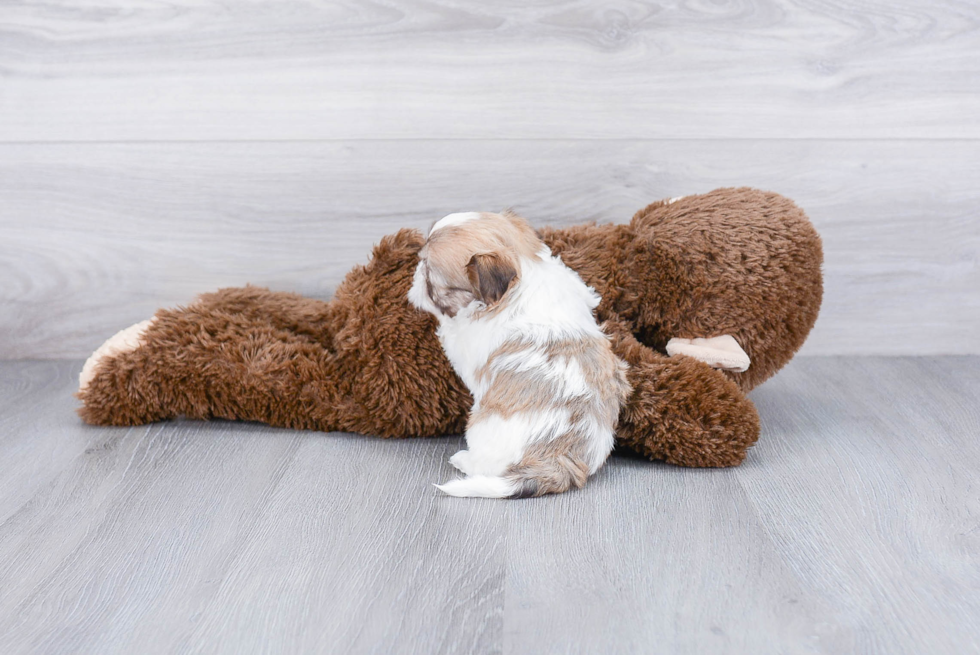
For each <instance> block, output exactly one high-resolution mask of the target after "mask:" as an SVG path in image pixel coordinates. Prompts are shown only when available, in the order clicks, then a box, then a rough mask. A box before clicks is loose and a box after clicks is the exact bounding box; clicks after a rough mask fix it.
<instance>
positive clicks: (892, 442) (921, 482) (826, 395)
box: [739, 357, 980, 653]
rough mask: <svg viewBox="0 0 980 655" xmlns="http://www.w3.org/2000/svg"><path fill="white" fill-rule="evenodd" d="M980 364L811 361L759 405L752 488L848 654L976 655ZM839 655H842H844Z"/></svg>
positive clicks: (776, 540)
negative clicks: (835, 620) (839, 625)
mask: <svg viewBox="0 0 980 655" xmlns="http://www.w3.org/2000/svg"><path fill="white" fill-rule="evenodd" d="M978 398H980V359H978V358H976V357H972V358H922V359H887V358H884V359H883V358H847V359H844V358H807V359H805V360H803V361H802V363H801V365H799V366H791V367H788V368H787V370H786V371H785V372H784V373H782V374H780V375H779V376H778V377H777V378H776V379H775V380H774V381H773V383H772V384H767V385H765V386H763V387H761V388H760V389H759V390H758V391H757V392H755V393H753V399H754V400H755V401H756V402H757V403H758V407H759V413H760V416H762V417H764V420H763V425H764V428H763V434H762V437H761V438H760V441H759V445H758V446H757V447H756V448H755V449H754V452H753V457H754V458H755V459H756V461H758V462H760V463H761V462H764V466H756V467H748V468H745V469H740V470H739V480H740V481H741V483H742V486H743V488H744V489H745V491H746V494H747V495H748V497H749V498H750V499H751V502H752V505H753V506H754V508H755V510H756V513H757V515H758V516H759V517H760V520H761V521H762V523H763V525H764V526H765V529H766V532H767V534H768V535H769V537H770V538H771V540H772V543H773V544H774V545H775V547H776V549H777V550H778V551H779V552H780V553H781V554H782V557H783V559H784V561H785V562H786V564H787V565H788V566H789V567H790V568H791V570H792V571H793V572H794V574H795V575H796V577H797V578H798V579H799V580H800V582H801V584H802V586H803V589H804V590H805V592H806V594H807V595H808V596H809V597H811V598H815V599H822V600H824V601H827V602H830V603H832V604H833V605H834V606H835V607H836V608H837V610H838V612H839V616H840V617H841V618H842V620H845V621H846V622H847V623H848V624H850V625H851V626H852V627H853V631H854V638H855V641H854V643H853V645H852V646H851V647H848V648H846V649H843V650H845V651H846V652H881V653H898V652H932V653H960V652H968V651H970V650H976V649H977V646H978V641H977V638H978V632H977V625H980V621H978V619H980V566H978V564H980V528H978V526H980V521H978V520H977V519H978V517H980V496H978V494H977V471H978V470H980V443H978V442H977V439H976V435H977V434H980V411H978V408H977V399H978ZM831 650H838V649H831Z"/></svg>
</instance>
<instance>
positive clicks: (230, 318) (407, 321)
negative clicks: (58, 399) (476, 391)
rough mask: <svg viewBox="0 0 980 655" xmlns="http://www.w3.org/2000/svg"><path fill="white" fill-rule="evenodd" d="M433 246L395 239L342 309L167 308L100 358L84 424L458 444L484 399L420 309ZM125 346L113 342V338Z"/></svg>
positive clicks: (230, 298) (272, 300) (222, 296)
mask: <svg viewBox="0 0 980 655" xmlns="http://www.w3.org/2000/svg"><path fill="white" fill-rule="evenodd" d="M421 243H422V238H421V235H420V234H418V232H415V231H411V230H403V231H401V232H399V233H398V234H396V235H393V236H391V237H385V238H384V239H382V240H381V242H380V243H379V244H378V246H377V247H376V248H375V250H374V253H373V256H372V258H371V261H370V262H369V263H368V264H367V265H365V266H358V267H355V268H354V269H353V270H352V271H351V272H350V273H349V274H348V276H347V278H346V279H345V280H344V282H343V283H342V284H341V285H340V286H339V287H338V289H337V291H336V293H335V297H334V299H333V300H331V301H330V302H322V301H318V300H312V299H309V298H303V297H301V296H298V295H296V294H289V293H281V292H272V291H268V290H266V289H261V288H256V287H244V288H239V289H222V290H220V291H218V292H216V293H211V294H205V295H203V296H201V297H200V298H199V299H198V300H197V301H196V302H195V303H193V304H192V305H190V306H189V307H186V308H178V309H172V310H169V309H168V310H161V311H160V312H157V315H156V316H155V317H154V319H153V321H152V323H151V324H150V325H149V326H147V328H146V329H145V331H141V332H140V333H139V334H138V335H135V337H136V338H135V343H136V344H137V345H136V347H135V348H129V346H131V345H132V342H133V341H134V339H133V336H134V335H133V334H131V333H127V334H128V337H127V338H126V339H123V340H122V342H121V343H122V344H128V345H127V347H120V348H113V349H109V348H107V349H106V350H105V351H103V353H102V354H101V355H99V356H97V357H94V358H93V363H92V364H91V365H90V366H89V370H88V371H86V375H85V381H86V384H85V385H84V387H83V388H82V389H80V391H79V393H78V394H77V395H78V397H79V399H81V400H82V403H83V406H82V407H81V408H80V409H79V414H80V415H81V416H82V418H83V419H84V420H85V421H87V422H89V423H93V424H97V425H138V424H143V423H149V422H153V421H159V420H164V419H168V418H173V417H177V416H186V417H189V418H228V419H241V420H251V421H261V422H264V423H269V424H271V425H276V426H283V427H291V428H302V429H316V430H323V431H344V432H359V433H363V434H373V435H379V436H383V437H410V436H431V435H438V434H449V433H455V434H459V433H461V432H462V431H463V429H464V427H465V419H466V412H467V410H468V408H469V406H470V404H471V402H472V400H471V398H470V396H469V394H468V393H467V391H466V388H465V386H464V385H463V383H462V382H461V381H460V380H459V379H458V377H457V376H456V375H455V374H454V373H453V371H452V368H451V366H450V364H449V361H448V360H447V359H446V357H445V355H444V354H443V353H442V349H441V347H440V345H439V342H438V339H437V338H436V336H435V326H434V319H433V318H432V317H431V316H430V315H428V314H426V313H425V312H421V311H419V310H417V309H415V308H414V307H412V306H411V305H409V303H408V300H407V294H408V289H409V287H410V286H411V281H412V274H413V273H414V270H415V264H416V262H417V261H418V258H417V252H418V249H419V248H420V247H421ZM110 341H112V340H110Z"/></svg>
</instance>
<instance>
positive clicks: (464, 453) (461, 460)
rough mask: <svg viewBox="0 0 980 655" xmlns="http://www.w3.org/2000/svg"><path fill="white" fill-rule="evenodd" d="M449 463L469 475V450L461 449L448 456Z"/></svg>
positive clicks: (470, 466) (470, 467)
mask: <svg viewBox="0 0 980 655" xmlns="http://www.w3.org/2000/svg"><path fill="white" fill-rule="evenodd" d="M449 463H450V464H452V465H453V466H455V467H456V468H457V469H459V471H460V472H462V473H463V474H464V475H470V471H471V470H472V465H471V463H470V451H468V450H461V451H459V452H458V453H456V454H455V455H453V456H452V457H450V458H449Z"/></svg>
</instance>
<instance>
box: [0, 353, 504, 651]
mask: <svg viewBox="0 0 980 655" xmlns="http://www.w3.org/2000/svg"><path fill="white" fill-rule="evenodd" d="M52 365H53V364H51V363H43V364H38V363H29V364H27V363H24V364H22V363H13V364H12V363H3V364H2V365H0V371H2V378H3V379H10V377H11V373H14V374H16V372H17V371H19V370H21V369H23V368H25V367H26V368H34V369H39V368H40V369H47V368H50V367H51V366H52ZM59 365H60V367H61V368H62V369H66V368H72V369H73V368H75V367H76V366H77V364H75V363H72V364H71V365H70V366H66V365H65V363H60V364H59ZM70 389H71V385H70V384H69V385H66V384H64V383H62V384H61V385H60V388H59V389H58V392H57V394H53V393H52V389H51V387H50V386H49V387H39V386H36V385H31V388H30V391H29V395H30V396H31V397H33V398H38V399H42V398H47V399H50V398H51V397H52V396H53V395H57V396H61V397H63V396H67V394H68V393H69V392H70ZM14 413H16V414H19V415H20V416H19V417H18V418H19V419H20V421H19V422H16V423H13V424H11V422H5V423H4V424H3V428H2V429H3V432H2V436H3V437H4V440H3V441H0V448H2V450H0V452H2V454H3V455H4V458H5V461H10V460H11V459H13V460H14V463H15V464H17V465H20V466H26V465H31V464H33V465H34V466H36V467H38V468H39V469H40V472H41V473H48V472H49V471H48V469H47V466H46V464H45V463H43V460H42V461H38V460H37V459H36V458H34V456H33V454H32V453H24V452H21V451H17V450H14V451H11V450H9V449H8V448H7V446H8V438H9V437H11V436H19V435H25V436H33V437H40V438H44V436H45V435H44V434H43V433H42V434H37V433H36V432H35V428H33V427H32V426H29V425H25V419H27V418H29V413H28V411H26V410H25V409H19V408H17V409H15V411H14ZM54 417H55V420H57V421H58V423H59V426H60V428H61V429H60V430H59V431H58V434H59V435H60V436H61V438H63V439H66V438H71V437H75V438H77V437H78V436H79V435H80V434H84V433H91V432H92V431H93V430H92V429H89V428H85V427H84V426H81V425H80V424H79V421H78V419H77V418H75V417H74V416H72V415H71V414H70V413H67V412H59V413H56V414H55V415H54ZM97 432H99V438H98V439H97V445H94V446H93V447H90V448H88V449H87V450H85V452H84V453H82V454H79V456H78V457H77V458H76V459H75V460H74V462H73V464H74V465H73V466H72V467H69V468H67V469H65V470H58V471H57V473H59V475H57V476H55V478H54V479H53V480H50V481H49V483H48V484H46V485H42V486H41V487H40V488H37V486H36V485H33V484H30V483H29V482H28V481H24V480H19V479H10V478H7V477H4V478H3V479H2V480H0V491H4V492H6V491H13V492H15V495H18V496H22V495H23V494H22V493H21V492H23V491H25V490H27V488H28V487H30V488H31V490H32V491H33V492H34V493H35V495H34V496H33V497H32V498H31V499H30V501H29V502H27V503H25V504H23V505H22V506H21V507H20V508H19V510H18V511H16V512H14V513H13V514H11V515H10V516H9V517H6V518H5V520H2V521H0V589H3V593H2V594H0V652H3V653H21V652H59V653H64V652H99V653H132V652H141V653H151V652H174V651H175V650H176V651H181V652H190V651H194V652H242V650H241V649H242V648H245V649H246V650H248V649H249V646H248V645H249V644H260V643H263V642H264V643H268V644H275V645H276V650H277V651H279V652H326V651H338V652H366V651H368V650H372V651H374V652H396V651H399V650H401V649H405V650H404V652H433V653H457V652H491V651H493V650H495V649H497V648H499V646H498V645H499V642H500V633H501V617H502V603H503V576H502V571H503V563H502V559H501V558H502V557H503V534H504V532H503V530H504V526H503V524H502V522H501V520H502V519H503V516H504V514H503V511H502V510H503V506H502V505H500V504H498V505H494V504H492V503H489V502H487V503H482V504H481V503H469V504H467V503H452V502H451V501H450V500H449V499H447V498H443V497H439V496H437V494H436V491H435V490H434V489H433V488H432V486H431V483H432V482H438V481H442V480H443V479H445V478H447V477H448V476H450V475H451V473H450V470H451V467H450V466H449V464H448V461H447V460H448V456H449V455H450V454H452V453H453V452H455V451H456V450H457V449H458V447H459V445H460V444H459V439H456V438H448V439H429V440H419V441H391V442H383V441H382V440H379V439H375V438H370V437H363V436H359V435H343V434H330V435H325V434H322V433H314V432H295V431H287V430H276V429H273V428H268V427H265V426H260V425H249V424H240V423H228V422H221V421H215V422H210V423H199V422H187V421H178V422H171V423H166V424H159V425H153V426H148V427H144V428H138V429H132V430H126V429H103V430H98V431H97ZM0 496H2V497H5V496H6V493H4V494H0ZM257 572H261V574H260V575H256V573H257ZM433 607H437V608H438V609H439V611H438V612H437V613H432V611H431V609H432V608H433Z"/></svg>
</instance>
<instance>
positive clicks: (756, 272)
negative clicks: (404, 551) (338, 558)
mask: <svg viewBox="0 0 980 655" xmlns="http://www.w3.org/2000/svg"><path fill="white" fill-rule="evenodd" d="M539 234H540V236H541V237H542V239H543V240H544V242H545V243H546V244H547V245H548V246H549V247H550V248H551V250H552V252H553V253H555V254H558V255H560V256H561V258H562V260H563V261H564V262H565V264H567V265H568V266H569V267H571V268H572V269H573V270H575V271H576V272H577V273H578V274H579V275H580V276H581V277H582V279H583V280H584V281H585V283H586V284H588V285H589V286H591V287H593V288H594V289H595V290H596V291H597V292H598V294H599V295H600V296H601V298H602V301H601V302H600V304H599V305H598V307H597V308H596V318H597V320H599V321H600V322H604V324H605V326H606V329H607V331H608V332H609V334H610V336H611V338H612V345H613V351H614V352H615V353H616V355H617V356H618V357H620V358H621V359H623V360H625V361H626V362H627V364H628V365H629V372H628V380H629V383H630V385H631V386H632V388H633V393H632V395H631V396H630V399H629V401H628V402H627V403H626V404H625V406H624V407H623V408H622V411H621V414H620V420H619V427H618V428H617V434H616V438H617V444H618V445H619V446H621V447H623V448H626V449H629V450H632V451H635V452H636V453H638V454H640V455H642V456H644V457H649V458H651V459H663V460H666V461H668V462H672V463H674V464H679V465H684V466H732V465H736V464H738V463H740V462H741V461H742V460H743V459H744V457H745V454H746V451H747V449H748V448H749V446H751V445H752V444H753V443H754V442H755V441H756V439H757V438H758V434H759V419H758V416H757V414H756V411H755V407H754V406H753V405H752V403H751V401H749V399H748V398H747V397H746V396H745V392H746V391H748V390H749V389H751V388H753V387H754V386H756V385H757V384H759V383H761V382H763V381H765V380H766V379H768V378H769V377H770V376H772V375H773V374H774V373H775V372H776V371H777V370H779V369H780V368H781V367H782V366H784V365H785V364H786V362H788V361H789V360H790V358H791V357H792V356H793V354H794V353H795V352H796V351H797V350H798V349H799V347H800V346H801V345H802V344H803V341H804V339H805V338H806V336H807V334H808V333H809V331H810V329H811V327H812V326H813V324H814V322H815V321H816V317H817V313H818V311H819V308H820V302H821V297H822V276H821V265H822V258H823V255H822V250H821V244H820V238H819V236H818V235H817V233H816V231H815V230H814V229H813V226H812V225H811V224H810V222H809V221H808V220H807V218H806V216H805V215H804V213H803V212H802V211H801V210H800V209H799V207H797V206H796V205H795V204H794V203H793V202H792V201H790V200H789V199H787V198H785V197H782V196H780V195H778V194H775V193H768V192H763V191H757V190H754V189H747V188H741V189H718V190H716V191H712V192H710V193H706V194H703V195H697V196H687V197H684V198H680V199H676V200H674V201H667V200H663V201H659V202H655V203H653V204H651V205H649V206H648V207H645V208H644V209H642V210H640V211H639V212H637V213H636V215H635V216H634V217H633V219H632V220H631V221H630V222H629V223H628V224H625V225H619V224H608V225H594V224H587V225H579V226H575V227H570V228H561V229H559V228H544V229H541V230H539ZM422 244H423V237H422V235H421V234H420V233H419V232H418V231H415V230H401V231H400V232H398V233H397V234H395V235H392V236H389V237H386V238H384V239H382V241H381V242H380V243H379V244H378V246H376V247H375V249H374V253H373V256H372V258H371V260H370V262H369V263H368V264H367V265H366V266H358V267H355V268H354V269H353V270H352V271H351V272H350V273H349V274H348V276H347V278H346V279H345V280H344V282H343V283H342V284H341V285H340V286H339V287H338V289H337V292H336V294H335V296H334V298H333V300H331V301H330V302H320V301H316V300H311V299H308V298H303V297H301V296H297V295H295V294H290V293H277V292H271V291H268V290H265V289H259V288H255V287H244V288H237V289H223V290H221V291H218V292H216V293H211V294H206V295H204V296H201V297H200V298H199V299H198V300H197V301H196V302H195V303H194V304H193V305H191V306H190V307H186V308H178V309H166V310H161V311H160V312H158V313H157V315H156V317H155V320H154V321H153V322H152V323H151V324H150V325H149V326H148V327H147V328H146V330H145V331H143V332H142V333H141V334H139V335H138V343H139V345H138V347H136V348H135V349H132V350H125V349H122V350H117V351H114V354H112V355H110V356H107V357H104V358H102V359H101V360H99V361H98V362H97V363H95V364H94V366H93V368H92V377H91V380H90V382H89V383H88V385H87V386H86V387H84V388H83V389H80V391H79V393H78V397H79V398H80V399H81V401H82V403H83V405H82V407H81V408H80V410H79V413H80V414H81V416H82V418H83V419H84V420H86V421H87V422H89V423H93V424H98V425H136V424H141V423H148V422H151V421H159V420H163V419H168V418H172V417H175V416H181V415H183V416H188V417H192V418H211V417H222V418H229V419H242V420H254V421H263V422H266V423H270V424H272V425H281V426H286V427H293V428H308V429H318V430H327V431H329V430H342V431H349V432H360V433H364V434H373V435H380V436H384V437H410V436H423V435H439V434H449V433H455V434H459V433H461V432H462V431H463V429H464V427H465V419H466V415H467V412H468V410H469V408H470V405H471V403H472V399H471V397H470V395H469V393H468V392H467V390H466V387H465V385H464V384H463V383H462V381H461V380H460V379H459V378H458V376H457V375H456V374H455V373H454V372H453V370H452V367H451V366H450V364H449V361H448V360H447V359H446V356H445V355H444V354H443V352H442V349H441V347H440V344H439V341H438V340H437V338H436V335H435V330H436V322H435V318H434V317H433V316H432V315H430V314H428V313H426V312H421V311H419V310H417V309H416V308H414V307H412V306H411V305H410V304H409V303H408V300H407V297H406V295H407V293H408V290H409V288H410V286H411V284H412V275H413V272H414V270H415V267H416V265H417V263H418V251H419V249H420V248H421V247H422ZM720 335H731V336H732V337H734V338H735V340H736V341H737V343H738V344H739V345H740V346H741V348H742V349H743V350H744V351H745V353H746V354H747V355H748V356H749V358H750V360H751V365H750V366H749V368H748V369H747V370H745V371H744V372H737V371H720V370H716V369H713V368H711V367H709V366H708V365H706V364H704V363H703V362H701V361H698V360H696V359H693V358H691V357H687V356H683V355H678V356H675V357H668V356H667V354H666V344H667V342H668V341H669V340H670V339H671V338H674V337H679V338H683V339H697V338H708V337H715V336H720ZM130 337H132V335H130Z"/></svg>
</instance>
